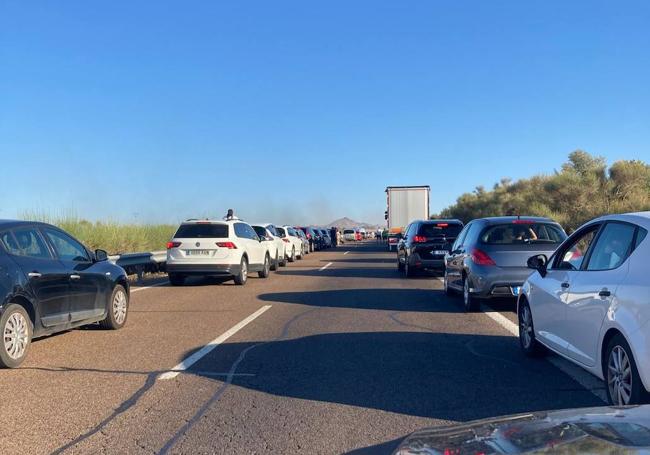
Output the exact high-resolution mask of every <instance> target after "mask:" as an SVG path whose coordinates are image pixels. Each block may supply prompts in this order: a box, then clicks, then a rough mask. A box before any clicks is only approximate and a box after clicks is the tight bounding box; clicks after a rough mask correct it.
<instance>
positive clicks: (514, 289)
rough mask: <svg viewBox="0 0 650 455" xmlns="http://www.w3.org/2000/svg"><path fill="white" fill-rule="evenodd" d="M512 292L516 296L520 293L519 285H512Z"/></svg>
mask: <svg viewBox="0 0 650 455" xmlns="http://www.w3.org/2000/svg"><path fill="white" fill-rule="evenodd" d="M512 294H513V295H515V296H518V295H519V294H521V286H513V287H512Z"/></svg>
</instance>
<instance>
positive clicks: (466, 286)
mask: <svg viewBox="0 0 650 455" xmlns="http://www.w3.org/2000/svg"><path fill="white" fill-rule="evenodd" d="M463 301H464V302H465V306H466V307H469V280H468V279H467V278H465V281H463Z"/></svg>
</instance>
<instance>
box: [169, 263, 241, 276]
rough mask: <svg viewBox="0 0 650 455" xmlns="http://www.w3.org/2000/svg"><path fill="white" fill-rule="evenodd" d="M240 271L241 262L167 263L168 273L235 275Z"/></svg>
mask: <svg viewBox="0 0 650 455" xmlns="http://www.w3.org/2000/svg"><path fill="white" fill-rule="evenodd" d="M239 272H241V265H239V264H167V273H180V274H183V275H205V276H235V275H239Z"/></svg>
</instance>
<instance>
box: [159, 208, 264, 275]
mask: <svg viewBox="0 0 650 455" xmlns="http://www.w3.org/2000/svg"><path fill="white" fill-rule="evenodd" d="M270 269H271V257H270V255H269V253H268V248H267V247H266V245H264V242H262V240H261V239H260V238H259V236H258V235H257V233H256V232H255V230H254V229H253V228H252V227H251V226H250V224H248V223H245V222H243V221H241V220H229V221H215V220H188V221H186V222H184V223H182V224H181V225H180V227H179V228H178V230H177V231H176V234H174V237H173V238H172V240H171V241H170V242H168V243H167V273H168V274H169V281H170V282H171V284H172V285H175V286H178V285H182V284H183V283H184V281H185V278H186V277H187V276H190V275H200V276H222V277H231V278H232V279H234V280H235V283H236V284H240V285H242V284H245V283H246V280H247V279H248V273H249V272H258V274H259V276H260V278H266V277H268V276H269V271H270Z"/></svg>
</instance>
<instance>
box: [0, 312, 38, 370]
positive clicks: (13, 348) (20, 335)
mask: <svg viewBox="0 0 650 455" xmlns="http://www.w3.org/2000/svg"><path fill="white" fill-rule="evenodd" d="M0 330H2V334H3V343H2V346H0V366H1V367H2V368H16V367H18V366H20V364H21V363H23V360H25V358H26V357H27V353H28V352H29V347H30V346H31V344H32V334H33V327H32V320H31V319H30V318H29V315H28V314H27V311H25V308H23V307H22V306H20V305H18V304H16V303H10V304H9V305H7V306H6V308H5V311H4V313H2V318H0ZM7 335H9V337H11V341H12V343H11V344H10V345H9V346H7V345H6V338H7Z"/></svg>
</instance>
